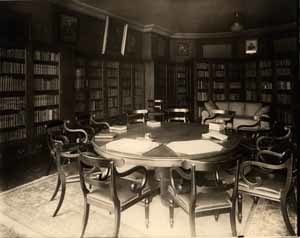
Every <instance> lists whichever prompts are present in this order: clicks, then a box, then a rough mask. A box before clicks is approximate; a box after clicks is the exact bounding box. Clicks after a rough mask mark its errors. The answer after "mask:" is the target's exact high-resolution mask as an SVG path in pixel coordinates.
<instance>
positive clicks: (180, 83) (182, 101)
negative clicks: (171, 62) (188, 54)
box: [175, 64, 189, 107]
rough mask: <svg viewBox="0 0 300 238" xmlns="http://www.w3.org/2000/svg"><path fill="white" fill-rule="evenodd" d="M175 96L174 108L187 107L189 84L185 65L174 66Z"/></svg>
mask: <svg viewBox="0 0 300 238" xmlns="http://www.w3.org/2000/svg"><path fill="white" fill-rule="evenodd" d="M175 70H176V71H175V85H176V86H175V95H176V102H175V105H176V107H187V106H188V104H189V103H188V94H189V82H188V71H187V68H186V65H185V64H176V65H175Z"/></svg>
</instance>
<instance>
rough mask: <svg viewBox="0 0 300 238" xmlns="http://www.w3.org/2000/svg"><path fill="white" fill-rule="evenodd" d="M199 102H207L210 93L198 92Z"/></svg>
mask: <svg viewBox="0 0 300 238" xmlns="http://www.w3.org/2000/svg"><path fill="white" fill-rule="evenodd" d="M197 100H198V101H207V100H208V93H207V92H197Z"/></svg>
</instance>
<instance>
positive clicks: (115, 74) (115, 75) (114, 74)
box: [105, 69, 119, 79]
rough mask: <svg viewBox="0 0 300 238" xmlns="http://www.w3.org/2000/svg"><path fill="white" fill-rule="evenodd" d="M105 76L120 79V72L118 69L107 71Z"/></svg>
mask: <svg viewBox="0 0 300 238" xmlns="http://www.w3.org/2000/svg"><path fill="white" fill-rule="evenodd" d="M105 72H106V74H105V76H106V77H108V78H116V79H117V78H118V77H119V70H118V69H110V70H106V71H105Z"/></svg>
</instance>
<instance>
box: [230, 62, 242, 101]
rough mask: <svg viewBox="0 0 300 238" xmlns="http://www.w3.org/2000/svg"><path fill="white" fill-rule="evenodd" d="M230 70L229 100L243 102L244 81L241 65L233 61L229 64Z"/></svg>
mask: <svg viewBox="0 0 300 238" xmlns="http://www.w3.org/2000/svg"><path fill="white" fill-rule="evenodd" d="M227 69H228V82H227V83H228V99H229V100H230V101H241V100H242V99H243V96H244V95H243V81H242V80H241V78H240V74H241V63H239V62H236V61H233V62H229V63H227Z"/></svg>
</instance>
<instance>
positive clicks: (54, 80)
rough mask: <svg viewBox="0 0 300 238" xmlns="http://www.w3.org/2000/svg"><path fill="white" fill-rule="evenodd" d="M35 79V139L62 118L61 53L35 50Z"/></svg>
mask: <svg viewBox="0 0 300 238" xmlns="http://www.w3.org/2000/svg"><path fill="white" fill-rule="evenodd" d="M33 79H34V93H33V107H34V132H33V136H34V137H35V136H39V135H43V134H45V133H46V131H45V124H46V123H48V122H49V121H51V120H57V119H59V118H60V53H59V52H57V51H53V50H47V49H34V51H33Z"/></svg>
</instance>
